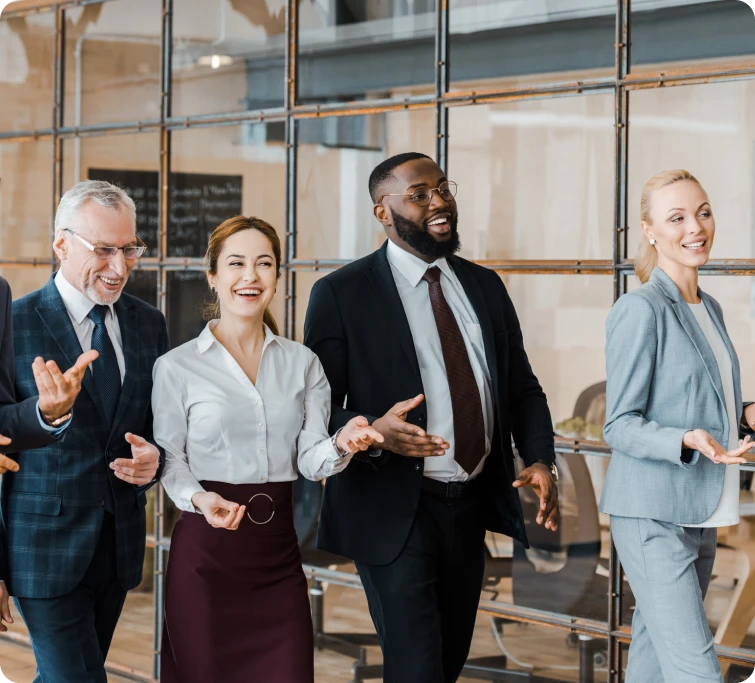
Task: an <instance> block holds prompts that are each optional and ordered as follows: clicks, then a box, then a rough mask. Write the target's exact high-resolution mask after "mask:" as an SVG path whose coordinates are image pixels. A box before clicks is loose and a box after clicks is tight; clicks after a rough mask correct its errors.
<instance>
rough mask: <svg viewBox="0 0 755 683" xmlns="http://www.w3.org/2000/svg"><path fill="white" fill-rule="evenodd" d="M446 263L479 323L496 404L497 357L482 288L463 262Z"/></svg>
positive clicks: (453, 258) (453, 257)
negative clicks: (459, 284)
mask: <svg viewBox="0 0 755 683" xmlns="http://www.w3.org/2000/svg"><path fill="white" fill-rule="evenodd" d="M448 263H449V265H450V266H451V268H453V271H454V273H455V274H456V277H457V278H459V282H460V283H461V286H462V288H463V289H464V293H465V294H466V295H467V298H468V299H469V302H470V303H471V304H472V308H474V311H475V313H476V314H477V320H478V321H479V322H480V329H481V331H482V342H483V346H484V347H485V360H486V361H487V363H488V371H489V372H490V381H491V382H492V384H493V396H494V397H495V398H496V403H498V400H497V399H498V356H497V354H496V349H495V337H494V335H493V323H492V321H491V320H490V313H489V312H488V306H487V303H486V302H485V294H484V293H483V291H482V287H480V283H479V282H478V281H477V278H475V276H474V275H473V274H472V273H471V272H470V270H469V268H468V267H467V266H466V264H465V263H464V261H462V260H461V259H459V258H457V257H455V256H451V257H450V258H449V259H448Z"/></svg>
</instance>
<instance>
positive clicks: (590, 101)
mask: <svg viewBox="0 0 755 683" xmlns="http://www.w3.org/2000/svg"><path fill="white" fill-rule="evenodd" d="M613 108H614V98H613V95H593V96H589V97H587V96H586V97H566V98H560V99H546V100H534V101H526V102H513V103H505V104H488V105H479V106H475V107H457V108H453V109H451V110H450V112H449V123H450V136H449V163H448V173H449V177H451V178H453V179H454V180H456V181H457V182H458V184H459V191H458V194H457V196H456V202H457V205H458V208H459V234H460V236H461V242H462V247H463V250H462V252H461V254H462V255H463V256H466V257H467V258H472V259H497V260H501V259H577V258H580V259H610V258H611V253H612V248H613V227H612V226H613V194H614V188H613V185H614V175H613V159H614V112H613Z"/></svg>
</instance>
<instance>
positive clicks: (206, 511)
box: [191, 491, 246, 531]
mask: <svg viewBox="0 0 755 683" xmlns="http://www.w3.org/2000/svg"><path fill="white" fill-rule="evenodd" d="M191 502H192V504H193V505H194V507H195V508H197V509H198V510H200V511H201V512H202V514H203V515H204V518H205V519H206V520H207V523H208V524H209V525H210V526H212V527H214V528H215V529H228V531H236V529H238V528H239V524H241V519H242V518H243V517H244V513H245V512H246V505H239V504H238V503H232V502H231V501H229V500H226V499H225V498H223V497H222V496H219V495H218V494H217V493H213V492H212V491H205V492H204V493H195V494H194V495H193V496H192V497H191Z"/></svg>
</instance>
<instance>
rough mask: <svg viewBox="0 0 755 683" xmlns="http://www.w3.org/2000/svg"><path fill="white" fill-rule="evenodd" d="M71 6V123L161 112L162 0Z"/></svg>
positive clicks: (68, 104)
mask: <svg viewBox="0 0 755 683" xmlns="http://www.w3.org/2000/svg"><path fill="white" fill-rule="evenodd" d="M135 4H136V3H134V1H133V0H114V1H112V2H103V3H98V4H90V5H85V6H83V7H74V8H71V9H69V10H67V11H66V30H65V37H66V45H65V48H66V55H65V65H66V68H65V99H64V113H65V124H66V125H67V126H81V125H86V124H90V123H112V122H115V121H135V120H145V119H158V118H160V29H161V24H162V21H161V15H162V7H161V3H160V1H159V0H139V2H138V5H137V6H135Z"/></svg>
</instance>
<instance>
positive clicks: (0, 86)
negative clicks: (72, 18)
mask: <svg viewBox="0 0 755 683" xmlns="http://www.w3.org/2000/svg"><path fill="white" fill-rule="evenodd" d="M54 34H55V13H54V12H46V13H44V14H27V15H23V16H19V17H15V18H13V19H6V20H4V21H0V102H2V103H3V104H2V106H1V107H0V130H3V131H6V130H35V129H39V128H50V127H51V126H52V80H53V71H52V53H53V45H54Z"/></svg>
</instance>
